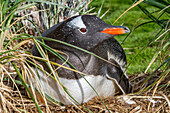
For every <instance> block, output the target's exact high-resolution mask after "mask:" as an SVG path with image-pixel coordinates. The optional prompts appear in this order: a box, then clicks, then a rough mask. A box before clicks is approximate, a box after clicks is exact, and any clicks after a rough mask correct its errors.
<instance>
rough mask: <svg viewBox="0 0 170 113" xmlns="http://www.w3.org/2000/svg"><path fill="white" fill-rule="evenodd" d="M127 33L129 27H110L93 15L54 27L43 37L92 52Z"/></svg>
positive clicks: (76, 18)
mask: <svg viewBox="0 0 170 113" xmlns="http://www.w3.org/2000/svg"><path fill="white" fill-rule="evenodd" d="M127 32H129V29H128V28H127V27H124V26H112V25H109V24H107V23H105V22H104V21H103V20H101V19H99V18H98V17H96V16H93V15H80V16H74V17H72V18H69V19H68V20H66V21H63V22H61V23H59V24H57V25H55V26H53V27H52V28H50V29H49V30H47V31H46V32H45V33H43V36H44V37H49V38H54V39H57V40H61V41H64V42H67V43H69V44H72V45H75V46H78V47H80V48H83V49H86V50H90V49H93V48H94V47H96V46H97V45H99V44H100V43H102V42H103V41H105V40H107V39H109V38H113V36H115V35H120V34H124V33H127ZM48 45H51V44H48ZM54 46H55V45H54ZM54 46H53V47H54ZM56 46H57V45H56Z"/></svg>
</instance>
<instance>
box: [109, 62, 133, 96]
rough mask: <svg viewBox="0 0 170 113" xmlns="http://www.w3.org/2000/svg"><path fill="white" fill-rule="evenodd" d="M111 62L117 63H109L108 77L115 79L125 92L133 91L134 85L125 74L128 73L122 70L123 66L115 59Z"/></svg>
mask: <svg viewBox="0 0 170 113" xmlns="http://www.w3.org/2000/svg"><path fill="white" fill-rule="evenodd" d="M109 62H111V63H113V64H115V65H113V64H111V63H108V64H107V74H106V77H107V78H108V79H111V80H113V81H114V82H115V83H116V84H117V86H118V87H119V89H120V90H121V91H122V93H123V94H127V93H131V90H132V86H131V84H130V83H129V79H128V78H127V76H125V74H126V73H124V72H123V71H122V69H121V67H120V66H119V65H118V63H117V62H116V61H115V60H113V59H110V60H109Z"/></svg>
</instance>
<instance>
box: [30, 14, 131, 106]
mask: <svg viewBox="0 0 170 113" xmlns="http://www.w3.org/2000/svg"><path fill="white" fill-rule="evenodd" d="M126 32H129V29H128V28H126V27H123V26H112V25H109V24H107V23H105V22H104V21H102V20H101V19H99V18H97V17H95V16H92V15H82V16H75V17H72V18H70V19H68V20H66V21H63V22H61V23H59V24H57V25H55V26H53V27H52V28H50V29H49V30H47V31H46V32H44V33H43V34H42V36H43V37H48V38H53V39H57V40H60V41H64V42H66V43H69V44H72V45H74V46H78V47H80V48H83V49H85V50H88V51H90V52H92V53H94V54H96V55H98V56H100V57H102V58H103V59H106V60H108V61H109V62H111V63H109V62H106V61H103V60H101V59H99V58H97V57H95V56H93V55H90V54H88V53H86V52H83V51H80V50H78V49H75V48H71V47H69V46H66V45H63V44H60V43H56V42H52V41H45V44H47V45H48V46H50V47H52V48H54V49H56V50H59V51H62V52H63V53H65V54H67V55H68V56H69V59H68V61H69V62H70V63H71V64H72V65H73V66H75V68H76V69H77V70H78V71H80V72H83V73H85V74H86V75H87V76H84V77H85V79H86V80H87V81H88V82H89V83H90V84H91V86H92V87H93V88H94V89H95V90H96V92H97V93H98V94H99V95H100V96H103V97H107V96H111V95H114V94H115V93H117V92H119V93H120V92H121V93H122V94H126V93H130V91H131V85H130V83H129V80H128V76H127V75H126V72H125V71H126V65H127V61H126V56H125V53H124V50H123V48H122V47H121V45H120V44H119V43H118V42H117V40H115V39H114V38H113V37H114V35H119V34H124V33H126ZM32 53H33V55H34V56H38V57H41V55H40V54H39V52H38V50H37V48H36V46H34V47H33V49H32ZM48 56H49V60H50V61H53V62H56V63H59V64H63V63H64V62H63V61H62V60H60V59H59V58H57V57H56V56H55V55H53V54H52V53H51V52H48ZM40 64H42V65H43V67H44V69H45V70H46V71H47V72H49V73H50V70H49V69H48V66H47V65H46V64H45V63H44V62H41V61H40ZM113 64H114V65H113ZM64 66H66V67H69V66H68V65H67V64H64ZM55 68H58V66H55ZM33 69H34V71H35V73H38V74H37V75H39V78H40V79H41V85H42V86H41V87H42V89H43V90H44V92H45V93H46V94H47V95H49V96H50V97H52V98H54V99H56V100H58V101H60V102H62V103H63V104H66V105H68V104H73V103H76V102H75V101H74V100H72V99H71V98H70V97H69V96H68V95H67V94H66V93H65V92H64V91H63V89H62V88H61V87H60V85H59V83H57V81H56V80H54V79H53V78H51V77H48V76H47V75H46V74H45V73H43V72H42V71H41V70H39V69H36V68H34V67H33ZM57 73H58V76H59V78H60V82H61V84H62V85H63V86H64V87H65V88H67V90H68V91H69V93H70V94H71V96H72V97H73V98H74V99H75V100H76V101H77V102H78V103H84V102H87V101H88V100H90V99H92V98H93V97H95V96H97V95H96V93H95V92H94V90H93V89H92V88H91V87H90V85H89V84H88V83H87V81H86V80H85V79H84V78H83V77H82V76H81V75H80V74H79V73H76V72H73V71H71V70H68V69H65V68H61V67H60V68H59V69H57ZM35 78H36V79H34V80H32V81H33V85H34V86H35V84H36V83H35V81H39V80H38V79H39V78H38V76H37V77H35ZM35 87H37V86H35ZM67 97H68V98H67ZM70 100H71V101H70ZM72 102H73V103H72Z"/></svg>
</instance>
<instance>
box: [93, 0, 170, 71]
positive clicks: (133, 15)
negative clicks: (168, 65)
mask: <svg viewBox="0 0 170 113" xmlns="http://www.w3.org/2000/svg"><path fill="white" fill-rule="evenodd" d="M102 2H103V0H93V2H92V3H91V7H95V10H96V12H98V10H99V9H100V7H101V5H102ZM132 4H133V1H132V0H104V3H103V7H102V10H101V13H100V16H102V15H103V14H104V13H105V12H106V11H107V10H108V9H109V12H108V13H107V14H106V15H105V16H104V17H103V18H102V19H103V20H104V21H105V22H106V23H108V24H112V23H114V21H115V20H116V19H117V18H118V17H119V16H120V15H121V14H122V13H123V12H124V11H125V10H127V9H128V8H129V6H131V5H132ZM143 4H144V3H143ZM144 5H145V8H146V9H147V10H149V11H150V12H154V11H157V10H158V8H155V7H153V6H150V5H147V4H144ZM153 15H154V14H153ZM160 15H161V13H160ZM160 15H158V13H155V15H154V16H157V17H158V16H160ZM167 18H169V17H168V15H163V16H161V18H160V19H167ZM138 20H139V21H138ZM148 21H152V20H151V19H150V18H149V17H147V16H146V15H145V14H144V13H143V12H142V11H141V10H140V8H139V7H134V8H132V9H131V10H129V11H128V12H127V13H126V14H125V15H123V16H122V17H121V18H120V19H119V20H118V21H117V22H116V23H115V24H114V25H123V26H127V27H128V28H129V29H130V30H131V31H132V29H133V27H134V26H136V25H140V24H142V23H145V22H148ZM135 23H136V25H135ZM158 29H160V26H158V24H156V23H149V24H145V25H143V26H141V27H139V28H137V29H136V30H134V31H133V33H132V34H131V35H130V36H129V37H127V39H125V38H126V36H127V34H124V35H121V36H116V37H115V38H116V39H117V40H118V41H119V42H120V43H121V45H122V46H123V48H124V49H125V52H126V56H127V60H128V64H130V66H129V67H128V71H127V73H128V74H135V73H143V72H144V71H145V70H146V68H147V66H148V65H149V63H150V61H151V60H152V58H153V56H154V54H155V53H156V52H157V51H158V49H159V48H160V47H159V42H154V43H152V44H151V45H149V46H147V47H146V48H145V49H144V50H142V51H141V49H142V48H143V47H145V46H146V45H147V44H148V43H149V42H150V41H151V40H153V38H154V37H155V35H156V31H158ZM124 39H125V41H123V40H124ZM140 51H141V52H140ZM139 52H140V53H139ZM138 53H139V54H138ZM137 54H138V55H137ZM136 55H137V56H136ZM135 56H136V58H134V57H135ZM157 60H160V59H157ZM159 65H160V63H159V61H158V62H154V63H153V64H152V65H151V67H150V68H149V70H148V72H151V71H153V69H155V67H158V66H159Z"/></svg>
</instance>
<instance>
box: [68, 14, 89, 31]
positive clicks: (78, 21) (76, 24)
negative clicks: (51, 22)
mask: <svg viewBox="0 0 170 113" xmlns="http://www.w3.org/2000/svg"><path fill="white" fill-rule="evenodd" d="M81 17H82V16H78V17H76V18H74V19H73V20H72V21H70V22H69V23H67V25H68V26H69V27H72V28H75V27H78V28H86V26H85V24H84V22H83V20H82V18H81Z"/></svg>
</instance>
